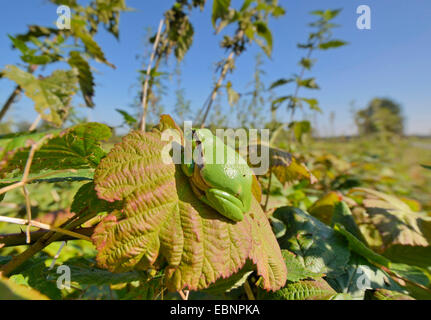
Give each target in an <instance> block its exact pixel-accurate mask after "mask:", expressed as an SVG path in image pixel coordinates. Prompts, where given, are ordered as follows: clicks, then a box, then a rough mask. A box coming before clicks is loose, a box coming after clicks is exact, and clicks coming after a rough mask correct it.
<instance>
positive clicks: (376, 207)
mask: <svg viewBox="0 0 431 320" xmlns="http://www.w3.org/2000/svg"><path fill="white" fill-rule="evenodd" d="M352 192H361V193H365V195H366V198H365V199H364V200H363V206H364V207H365V209H366V211H367V213H368V214H369V215H370V218H371V221H372V223H373V224H374V225H375V226H376V227H377V229H378V230H379V232H380V234H381V235H382V239H383V241H384V243H385V244H386V245H395V244H402V245H411V246H415V245H416V246H428V245H429V240H428V239H427V237H426V235H427V234H431V218H430V217H429V216H427V215H426V214H423V213H420V212H414V211H412V210H411V209H410V207H409V206H408V205H407V204H406V203H405V202H403V201H401V200H400V199H397V198H396V197H394V196H390V195H387V194H384V193H382V192H378V191H375V190H372V189H366V188H354V189H352Z"/></svg>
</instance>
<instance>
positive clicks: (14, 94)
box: [0, 86, 22, 121]
mask: <svg viewBox="0 0 431 320" xmlns="http://www.w3.org/2000/svg"><path fill="white" fill-rule="evenodd" d="M21 91H22V88H21V87H20V86H16V87H15V89H14V90H13V91H12V93H11V94H10V96H9V98H8V99H7V100H6V102H5V103H4V105H3V107H2V108H1V110H0V121H1V120H2V119H3V117H4V116H5V114H6V112H8V110H9V108H10V106H11V105H12V103H13V102H14V100H15V98H16V97H17V96H18V95H19V94H20V93H21Z"/></svg>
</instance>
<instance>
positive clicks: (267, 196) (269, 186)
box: [263, 167, 272, 212]
mask: <svg viewBox="0 0 431 320" xmlns="http://www.w3.org/2000/svg"><path fill="white" fill-rule="evenodd" d="M271 182H272V167H271V168H269V180H268V187H267V190H266V199H265V206H264V207H263V211H264V212H266V210H267V209H268V202H269V194H270V191H271Z"/></svg>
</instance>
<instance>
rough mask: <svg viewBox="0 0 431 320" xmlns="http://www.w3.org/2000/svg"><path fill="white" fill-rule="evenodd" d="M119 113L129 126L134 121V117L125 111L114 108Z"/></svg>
mask: <svg viewBox="0 0 431 320" xmlns="http://www.w3.org/2000/svg"><path fill="white" fill-rule="evenodd" d="M115 111H117V112H118V113H119V114H121V115H122V116H123V120H124V122H126V123H127V124H128V125H129V126H132V125H133V124H134V123H136V119H135V118H134V117H133V116H132V115H130V114H129V113H128V112H127V111H124V110H121V109H115Z"/></svg>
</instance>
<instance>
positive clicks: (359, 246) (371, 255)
mask: <svg viewBox="0 0 431 320" xmlns="http://www.w3.org/2000/svg"><path fill="white" fill-rule="evenodd" d="M334 230H335V231H337V232H339V233H341V234H342V235H343V236H344V237H346V239H347V241H348V242H349V248H350V249H351V250H352V251H353V252H356V253H357V254H359V255H361V256H362V257H364V258H365V259H367V260H368V261H370V262H374V263H377V264H379V265H382V266H385V267H387V268H390V266H391V262H390V261H389V260H388V259H387V258H385V257H383V256H381V255H379V254H378V253H375V252H374V251H373V250H371V249H370V248H368V247H367V246H366V245H365V244H364V243H363V242H361V241H360V240H359V239H358V238H356V237H355V236H354V235H352V234H351V233H350V232H349V231H347V230H346V228H344V226H342V225H340V224H339V223H336V224H335V225H334Z"/></svg>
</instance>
